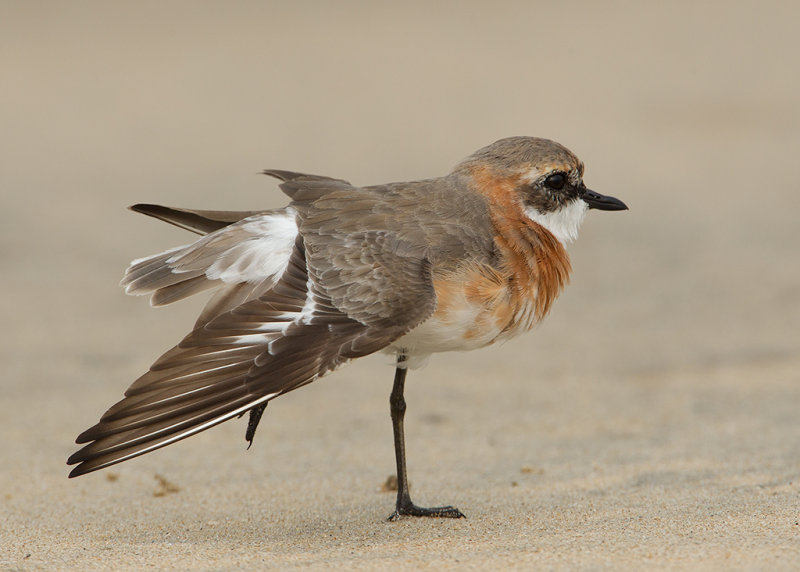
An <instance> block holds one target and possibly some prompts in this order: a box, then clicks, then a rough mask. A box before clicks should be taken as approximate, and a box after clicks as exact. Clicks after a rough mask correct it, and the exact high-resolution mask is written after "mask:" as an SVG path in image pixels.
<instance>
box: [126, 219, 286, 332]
mask: <svg viewBox="0 0 800 572" xmlns="http://www.w3.org/2000/svg"><path fill="white" fill-rule="evenodd" d="M163 208H166V207H163ZM170 210H176V209H170ZM159 212H160V211H159ZM192 212H206V211H192ZM222 214H223V215H228V216H231V217H232V216H235V214H236V213H222ZM160 218H163V217H160ZM203 220H210V219H203ZM170 222H173V221H170ZM192 222H196V221H195V220H194V219H192ZM212 222H213V221H212ZM198 224H199V223H198ZM178 226H181V225H178ZM208 226H211V222H209V223H208ZM296 237H297V224H296V222H295V212H294V210H293V209H286V208H284V209H277V210H272V211H266V212H262V213H258V214H255V215H251V216H249V217H247V218H244V219H242V220H239V221H237V222H234V223H232V224H225V225H224V226H222V227H221V228H218V229H216V230H212V231H211V232H209V233H208V234H206V235H205V236H203V237H202V238H200V239H198V240H197V241H195V242H193V243H192V244H188V245H185V246H180V247H178V248H172V249H170V250H167V251H165V252H162V253H160V254H155V255H153V256H148V257H145V258H140V259H138V260H134V261H133V262H132V263H131V265H130V266H129V267H128V269H127V270H126V272H125V276H124V278H123V279H122V282H121V283H120V284H121V285H122V286H123V287H124V288H125V292H126V293H128V294H132V295H137V296H141V295H150V296H151V298H150V303H151V304H152V305H153V306H161V305H164V304H170V303H172V302H176V301H178V300H182V299H183V298H186V297H188V296H191V295H193V294H196V293H198V292H203V291H206V290H209V289H214V290H215V293H214V296H213V297H212V298H211V300H210V301H209V302H208V304H207V305H206V307H205V308H204V309H203V312H202V313H201V314H200V317H199V318H198V320H197V323H196V324H195V327H196V328H198V327H201V326H202V325H204V324H205V323H207V322H208V321H209V320H211V319H213V318H214V317H216V316H218V315H220V314H222V313H224V312H227V311H230V310H232V309H233V308H235V307H236V306H239V305H240V304H243V303H245V302H248V301H250V300H253V299H256V298H258V297H259V296H261V295H263V294H264V293H266V292H267V291H268V290H269V289H270V288H272V287H273V286H274V285H275V283H276V282H277V281H278V279H279V278H280V277H281V274H282V273H283V272H284V270H285V269H286V265H287V264H288V262H289V256H290V255H291V252H292V248H293V246H294V241H295V238H296Z"/></svg>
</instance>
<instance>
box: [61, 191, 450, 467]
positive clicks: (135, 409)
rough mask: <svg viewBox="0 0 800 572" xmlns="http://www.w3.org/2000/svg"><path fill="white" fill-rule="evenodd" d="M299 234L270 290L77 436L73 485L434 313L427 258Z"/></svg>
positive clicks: (400, 247) (202, 333)
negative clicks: (80, 477) (84, 476)
mask: <svg viewBox="0 0 800 572" xmlns="http://www.w3.org/2000/svg"><path fill="white" fill-rule="evenodd" d="M304 177H307V178H309V179H310V180H309V181H307V184H309V185H311V186H312V187H313V186H314V184H316V183H315V181H320V183H319V184H321V185H322V184H325V183H323V182H321V181H323V179H322V178H319V179H315V178H312V177H308V176H304ZM327 181H328V184H330V179H328V180H327ZM343 184H346V183H343ZM350 189H352V187H350ZM352 190H353V191H356V190H355V189H352ZM300 203H301V200H298V199H296V200H295V202H294V203H293V204H295V205H297V204H300ZM305 210H307V211H308V212H307V214H310V213H311V211H312V210H313V207H312V206H309V207H308V208H307V209H305ZM302 216H304V215H301V216H300V218H302ZM323 227H325V225H322V226H320V227H319V228H323ZM306 232H307V233H308V235H307V236H306V235H304V233H303V231H301V233H300V235H298V238H297V240H296V242H295V245H294V248H293V251H292V254H291V257H290V260H289V262H288V264H287V266H286V269H285V271H284V272H283V274H282V275H281V278H280V279H279V280H278V281H277V282H276V283H275V285H274V286H273V287H272V288H270V289H269V290H268V291H267V292H265V293H264V294H263V295H262V296H260V297H259V298H257V299H254V300H250V301H248V302H246V303H244V304H241V305H240V306H237V307H236V308H234V309H232V310H230V311H227V312H225V313H222V314H220V315H218V316H216V317H214V318H213V319H211V320H210V321H209V322H207V323H206V324H205V325H203V326H202V327H199V328H197V329H195V330H194V331H193V332H192V333H191V334H189V335H188V336H187V337H186V338H184V340H183V341H182V342H181V343H180V344H178V346H176V347H175V348H173V349H172V350H170V351H168V352H167V353H165V354H164V355H163V356H161V358H159V359H158V360H157V361H156V362H155V363H154V364H153V366H152V367H151V368H150V371H149V372H147V373H146V374H145V375H143V376H142V377H140V378H139V379H138V380H136V381H135V382H134V383H133V384H132V385H131V386H130V388H129V389H128V390H127V391H126V393H125V396H126V397H125V398H124V399H123V400H122V401H120V402H119V403H117V404H116V405H114V406H112V407H111V408H110V409H109V410H108V411H107V412H106V413H105V414H104V415H103V416H102V418H101V419H100V422H99V423H98V424H97V425H95V426H94V427H91V428H90V429H88V430H87V431H85V432H84V433H82V434H81V435H80V436H79V437H78V439H77V442H78V443H81V444H83V443H86V445H85V446H84V447H83V448H82V449H80V450H79V451H78V452H76V453H75V454H74V455H72V456H71V457H70V458H69V460H68V463H69V464H77V466H76V467H75V468H74V469H73V470H72V472H71V473H70V476H71V477H74V476H78V475H81V474H84V473H87V472H90V471H94V470H97V469H101V468H104V467H107V466H109V465H113V464H115V463H119V462H121V461H124V460H127V459H130V458H133V457H136V456H138V455H142V454H144V453H147V452H149V451H152V450H155V449H157V448H160V447H163V446H165V445H168V444H170V443H174V442H175V441H178V440H180V439H183V438H186V437H189V436H191V435H193V434H195V433H198V432H200V431H203V430H205V429H208V428H210V427H213V426H214V425H217V424H219V423H222V422H223V421H225V420H227V419H230V418H232V417H235V416H238V415H241V414H242V413H244V412H246V411H248V410H250V409H252V408H254V407H257V406H259V405H261V404H263V403H266V402H268V401H269V400H271V399H273V398H275V397H277V396H278V395H281V394H283V393H286V392H288V391H291V390H293V389H296V388H298V387H301V386H303V385H305V384H307V383H310V382H311V381H313V380H315V379H316V378H317V377H319V376H321V375H324V374H325V373H327V372H329V371H331V370H333V369H335V368H336V367H338V366H339V365H341V364H342V363H344V362H346V361H347V360H349V359H352V358H355V357H360V356H363V355H367V354H370V353H373V352H375V351H378V350H380V349H383V348H385V347H386V346H387V345H389V344H390V343H391V342H393V341H394V340H396V339H397V338H399V337H401V336H402V335H403V334H405V333H406V332H408V331H409V330H410V329H412V328H413V327H415V326H416V325H418V324H419V323H420V322H422V321H423V320H425V319H426V318H428V317H429V316H430V315H431V314H432V313H433V311H434V309H435V306H436V300H435V294H434V291H433V285H432V279H431V265H430V262H429V261H428V259H427V258H426V257H425V255H424V249H421V248H419V247H418V246H417V245H410V244H406V243H405V242H404V240H402V239H401V238H398V237H397V236H394V235H392V234H391V233H385V232H376V231H375V230H374V229H371V228H369V227H367V228H366V229H364V230H357V229H356V228H355V227H353V228H351V229H349V230H348V231H347V232H346V233H345V234H339V235H335V236H333V235H330V234H329V233H327V231H323V232H317V231H315V229H314V225H313V224H309V225H307V227H306ZM336 244H338V248H337V247H336ZM309 247H310V248H313V249H314V254H313V260H314V261H315V263H314V264H312V263H311V260H312V258H311V256H312V253H311V252H310V251H308V248H309ZM337 252H339V253H340V254H341V256H339V255H337V254H336V253H337ZM323 256H330V257H331V260H330V261H329V262H328V263H324V264H323V262H322V260H321V258H320V257H323ZM353 281H355V282H358V284H353Z"/></svg>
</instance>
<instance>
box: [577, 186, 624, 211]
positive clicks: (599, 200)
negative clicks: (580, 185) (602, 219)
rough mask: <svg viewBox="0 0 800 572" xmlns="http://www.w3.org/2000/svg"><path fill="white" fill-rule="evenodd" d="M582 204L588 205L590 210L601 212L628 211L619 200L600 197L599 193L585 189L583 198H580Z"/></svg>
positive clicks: (605, 196)
mask: <svg viewBox="0 0 800 572" xmlns="http://www.w3.org/2000/svg"><path fill="white" fill-rule="evenodd" d="M581 198H582V199H583V200H584V202H585V203H586V204H587V205H589V208H590V209H598V210H601V211H626V210H628V205H626V204H625V203H623V202H622V201H621V200H619V199H617V198H614V197H609V196H608V195H601V194H600V193H595V192H594V191H591V190H589V189H586V192H584V194H583V196H582V197H581Z"/></svg>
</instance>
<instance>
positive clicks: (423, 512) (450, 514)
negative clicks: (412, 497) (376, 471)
mask: <svg viewBox="0 0 800 572" xmlns="http://www.w3.org/2000/svg"><path fill="white" fill-rule="evenodd" d="M403 516H432V517H435V518H467V517H466V516H464V513H463V512H461V511H460V510H458V509H457V508H456V507H454V506H437V507H432V508H424V507H421V506H417V505H415V504H414V503H412V502H411V501H409V502H407V503H402V504H400V503H398V505H397V508H396V509H395V511H394V512H393V513H392V514H391V515H390V516H389V518H388V519H387V520H389V521H395V520H400V518H401V517H403Z"/></svg>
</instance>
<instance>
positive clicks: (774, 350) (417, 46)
mask: <svg viewBox="0 0 800 572" xmlns="http://www.w3.org/2000/svg"><path fill="white" fill-rule="evenodd" d="M536 4H542V5H536ZM646 4H648V5H646ZM798 17H800V11H798V10H797V8H796V7H795V6H794V4H793V3H789V2H785V3H780V2H775V3H759V5H758V7H756V6H755V4H753V5H751V6H750V7H745V6H744V5H743V3H737V4H735V5H734V3H729V2H708V3H702V4H698V3H694V2H685V3H670V4H669V6H666V5H664V6H662V5H661V4H656V3H635V4H623V3H602V5H601V3H594V2H586V3H581V2H576V3H570V4H569V5H567V6H562V5H561V4H559V5H558V6H557V5H556V3H531V2H526V3H519V4H515V3H493V7H492V8H487V7H485V6H484V5H483V3H480V2H474V3H472V2H452V3H437V4H436V5H435V6H434V7H431V6H429V5H428V3H418V4H414V3H404V4H403V7H402V8H392V7H389V5H388V4H383V5H380V6H379V5H378V4H377V3H366V2H365V3H340V4H334V3H311V2H306V3H291V4H290V3H286V5H283V6H275V5H268V4H267V3H236V4H229V3H226V4H223V3H217V4H214V3H200V2H192V3H179V2H172V3H166V4H163V3H160V2H153V3H139V2H137V3H133V2H131V3H127V4H125V3H112V4H108V3H87V2H83V3H66V2H53V3H47V2H45V3H36V4H34V3H21V2H17V3H12V2H4V3H2V4H0V70H2V71H1V72H0V82H1V83H0V98H1V99H2V105H0V133H1V135H0V187H1V188H2V190H1V191H0V192H1V193H2V194H1V196H2V203H0V204H1V205H2V209H0V239H1V240H0V262H2V268H3V272H2V281H0V284H2V286H0V288H2V294H3V295H2V297H0V320H2V323H3V330H2V332H3V333H2V344H0V363H2V364H3V368H2V400H0V419H2V423H0V467H1V468H0V493H1V494H0V514H1V515H2V517H0V568H2V569H7V570H31V569H75V570H87V569H115V570H133V569H136V570H138V569H144V568H155V569H196V570H232V569H253V568H292V567H308V568H314V569H319V568H350V569H369V570H373V569H394V570H396V569H416V568H426V567H430V568H432V567H443V568H448V567H449V568H455V567H459V568H472V569H487V568H490V567H491V568H498V567H502V568H510V569H513V568H517V569H530V568H535V569H570V570H574V569H589V570H594V569H612V570H619V569H624V568H640V569H641V568H646V569H686V568H692V569H716V570H719V569H765V570H766V569H768V570H774V569H797V568H800V524H798V522H800V415H799V414H798V411H799V410H800V352H798V348H799V347H800V333H799V332H798V329H799V327H800V255H799V254H798V244H800V223H798V209H800V185H798V182H797V176H796V174H795V173H794V170H795V169H796V168H797V157H798V155H799V154H800V153H799V152H800V106H799V105H798V102H799V101H800V74H798V73H797V70H798V67H797V58H798V54H800V40H798V39H797V34H796V22H797V20H798ZM516 134H529V135H540V136H547V137H551V138H554V139H558V140H560V141H561V142H563V143H565V144H567V145H568V146H570V147H571V148H572V149H573V150H574V151H576V152H577V153H578V154H579V155H580V156H581V157H582V158H583V160H584V161H585V162H586V165H587V173H586V181H587V183H588V184H589V186H590V187H592V188H595V189H596V190H598V191H600V192H604V193H607V194H612V195H615V196H618V197H620V198H622V199H623V200H625V201H626V202H627V203H628V204H629V206H630V207H631V210H630V211H629V212H627V213H602V212H593V213H591V216H590V218H589V220H587V222H586V224H585V225H584V228H583V231H582V236H581V239H579V241H578V242H577V243H576V244H575V245H574V246H573V247H572V248H571V253H572V258H573V265H574V267H575V273H574V275H573V283H572V285H571V286H570V287H569V289H568V290H567V291H566V293H565V294H564V295H563V296H562V298H561V299H560V300H559V302H558V304H557V305H556V307H555V308H554V310H553V312H552V314H551V316H550V317H549V318H548V320H547V322H546V323H544V324H543V325H542V326H541V327H540V328H539V329H538V330H537V331H536V332H534V333H532V334H530V335H528V336H526V337H523V338H520V339H517V340H514V341H512V342H509V343H507V344H506V345H504V346H502V347H496V348H489V349H486V350H483V351H480V352H473V353H470V354H464V355H461V354H453V355H440V356H436V357H435V358H434V359H433V360H432V362H431V364H430V366H429V367H428V368H426V369H424V370H421V371H417V372H413V373H412V374H411V375H410V377H409V387H408V390H407V397H408V402H409V413H408V420H407V436H408V446H409V463H410V471H411V481H412V493H413V495H414V497H415V500H417V501H418V502H420V503H421V504H424V503H428V504H436V503H452V504H455V505H456V506H458V507H459V508H460V509H462V510H463V511H464V512H465V513H466V514H467V516H468V519H466V520H459V521H437V520H413V519H409V520H403V521H401V522H397V523H387V522H386V521H385V517H386V516H387V515H388V514H389V513H390V512H391V509H392V503H393V496H392V494H391V493H387V492H381V490H380V489H381V484H382V483H383V482H384V481H385V479H386V478H387V476H388V475H390V474H392V473H393V472H394V467H393V452H392V444H391V425H390V422H389V416H388V394H389V389H390V385H391V376H392V370H391V368H390V367H389V366H388V365H387V364H388V360H387V358H384V357H381V356H376V357H370V358H365V359H364V360H361V361H359V362H358V363H355V364H352V365H351V366H349V367H347V368H345V369H343V370H341V371H339V372H337V373H335V374H333V375H331V376H330V377H328V378H326V379H325V380H323V381H320V382H318V383H315V384H312V385H311V386H309V387H307V388H304V389H302V390H300V391H298V392H296V393H293V394H290V395H288V396H285V397H283V398H281V399H280V400H278V401H276V402H275V403H273V404H272V405H271V406H270V407H269V408H268V410H267V413H266V415H265V418H264V421H263V422H262V426H261V428H260V430H259V434H258V435H257V437H256V441H255V444H254V446H253V447H252V449H251V450H249V451H245V442H244V430H245V422H244V420H241V421H235V422H230V423H227V424H224V425H223V426H220V427H218V428H215V429H214V430H212V431H209V432H206V433H204V434H202V435H199V436H197V437H194V438H192V439H189V440H187V441H184V442H182V443H180V444H177V445H174V446H171V447H168V448H166V449H163V450H160V451H158V452H156V453H153V454H151V455H148V456H145V457H142V458H140V459H136V460H134V461H131V462H129V463H125V464H122V465H119V466H116V467H113V468H112V469H110V470H107V471H105V472H100V473H96V474H92V475H88V476H85V477H82V478H80V479H77V480H68V479H67V478H66V474H67V467H66V466H65V464H64V462H65V459H66V457H67V456H68V455H69V454H70V453H71V452H72V451H73V450H74V445H73V444H72V441H73V439H74V437H75V436H76V435H77V434H78V433H79V432H80V431H81V430H83V429H85V428H86V427H88V426H89V425H90V424H92V423H94V422H95V421H96V419H97V417H98V416H99V415H100V413H102V411H103V410H104V409H105V408H106V407H107V406H109V405H110V404H111V403H112V402H114V401H116V400H117V399H118V398H119V397H120V395H121V393H122V391H123V390H124V389H125V387H126V386H127V385H128V384H129V383H130V382H131V381H132V380H133V379H134V378H136V377H137V376H138V375H139V374H140V373H141V372H142V371H144V370H145V369H146V368H147V366H148V365H149V363H150V362H151V361H152V359H154V358H155V357H156V356H157V355H158V354H159V353H160V352H161V351H163V350H165V349H167V348H168V347H169V346H171V345H172V344H173V343H174V342H175V341H176V340H177V339H179V338H180V336H181V335H182V334H183V333H185V331H186V330H187V329H188V327H189V325H190V324H191V322H192V319H193V315H194V314H195V313H196V312H197V311H198V308H199V304H200V303H201V302H202V301H201V300H198V301H189V302H187V303H182V304H181V305H178V306H176V307H174V308H164V309H158V310H153V309H150V308H149V307H148V306H147V302H146V300H143V299H133V298H127V297H125V296H124V295H123V293H122V292H121V291H120V290H119V289H118V288H117V287H116V283H117V281H118V280H119V277H120V275H121V272H122V270H123V268H124V267H125V265H126V264H127V262H128V261H129V260H130V259H132V258H135V257H137V256H142V255H145V254H149V253H151V252H155V251H158V250H161V249H164V248H166V247H169V246H173V245H176V244H180V243H181V242H182V241H185V240H186V239H188V238H189V237H188V235H186V234H185V233H183V232H182V231H180V230H179V229H175V228H171V227H168V226H167V225H163V224H161V223H158V222H157V221H152V220H148V219H145V218H144V217H141V216H137V215H134V214H132V213H129V212H127V211H125V210H124V207H125V206H126V205H128V204H131V203H134V202H142V201H146V202H160V203H163V204H169V205H176V206H188V207H195V208H230V209H256V208H262V207H271V206H276V205H279V204H281V203H282V201H283V197H282V195H281V193H280V192H279V191H278V190H277V189H276V187H275V185H274V184H273V183H272V182H271V181H269V180H267V179H265V178H263V177H259V176H257V175H256V174H255V173H256V172H257V171H258V170H260V169H262V168H265V167H277V168H286V169H297V170H306V171H311V172H317V173H323V174H329V175H335V176H340V177H346V178H348V179H350V180H352V181H353V182H355V183H358V184H368V183H377V182H384V181H389V180H401V179H411V178H422V177H429V176H437V175H440V174H443V173H444V172H446V171H447V170H448V169H449V168H450V167H451V166H452V165H453V164H454V163H455V162H457V161H458V160H459V159H461V158H462V157H464V156H466V155H467V154H469V153H470V152H472V151H473V150H475V149H477V148H478V147H481V146H483V145H485V144H487V143H489V142H491V141H493V140H495V139H498V138H500V137H503V136H508V135H516Z"/></svg>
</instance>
